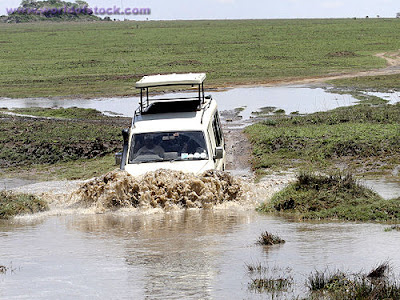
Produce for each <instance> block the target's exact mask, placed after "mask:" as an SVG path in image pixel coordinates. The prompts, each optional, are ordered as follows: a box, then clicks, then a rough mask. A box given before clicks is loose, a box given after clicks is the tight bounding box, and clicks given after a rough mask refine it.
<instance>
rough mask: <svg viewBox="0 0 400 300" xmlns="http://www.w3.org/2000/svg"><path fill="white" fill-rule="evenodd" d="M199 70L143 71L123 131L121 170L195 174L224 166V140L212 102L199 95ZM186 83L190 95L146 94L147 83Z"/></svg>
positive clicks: (160, 85)
mask: <svg viewBox="0 0 400 300" xmlns="http://www.w3.org/2000/svg"><path fill="white" fill-rule="evenodd" d="M205 78H206V74H204V73H189V74H169V75H154V76H144V77H143V78H142V79H141V80H140V81H138V82H136V88H139V89H140V103H139V107H138V108H137V109H136V111H135V113H134V116H133V119H132V125H131V128H129V129H124V130H123V132H122V133H123V137H124V148H123V153H122V157H121V167H120V168H121V169H122V170H126V171H127V172H128V173H130V174H132V175H135V176H136V175H141V174H144V173H146V172H148V171H155V170H157V169H170V170H179V171H183V172H191V173H195V174H200V173H202V172H204V171H206V170H210V169H216V170H224V169H225V143H224V137H223V134H222V130H221V124H220V118H219V115H218V110H217V103H216V102H215V100H213V99H212V98H211V97H210V96H207V97H205V96H204V86H203V82H204V80H205ZM172 85H179V86H182V85H190V86H192V87H198V91H196V96H194V97H176V98H158V99H154V98H149V88H154V87H162V86H172Z"/></svg>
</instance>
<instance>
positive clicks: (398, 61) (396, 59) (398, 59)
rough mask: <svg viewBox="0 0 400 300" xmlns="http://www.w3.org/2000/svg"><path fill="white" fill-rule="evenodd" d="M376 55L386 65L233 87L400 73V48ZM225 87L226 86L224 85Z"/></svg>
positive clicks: (313, 82)
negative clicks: (359, 70) (383, 60)
mask: <svg viewBox="0 0 400 300" xmlns="http://www.w3.org/2000/svg"><path fill="white" fill-rule="evenodd" d="M375 56H376V57H379V58H383V59H385V60H386V62H387V67H385V68H383V69H374V70H368V71H361V72H351V73H337V74H328V75H324V76H316V77H308V78H300V79H299V78H287V79H281V80H273V81H260V82H255V83H254V84H246V85H236V86H234V87H248V86H255V85H256V86H279V85H296V84H317V83H323V82H325V81H328V80H334V79H345V78H355V77H365V76H382V75H394V74H400V50H399V51H396V52H383V53H377V54H375ZM225 88H226V87H225Z"/></svg>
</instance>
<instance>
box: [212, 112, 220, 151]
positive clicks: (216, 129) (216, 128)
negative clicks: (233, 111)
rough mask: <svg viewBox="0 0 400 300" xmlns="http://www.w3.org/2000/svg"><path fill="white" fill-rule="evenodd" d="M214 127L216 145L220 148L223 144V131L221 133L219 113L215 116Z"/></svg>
mask: <svg viewBox="0 0 400 300" xmlns="http://www.w3.org/2000/svg"><path fill="white" fill-rule="evenodd" d="M212 127H213V131H214V136H215V141H216V145H217V147H219V146H221V144H222V131H221V124H220V122H219V116H218V112H216V113H215V115H214V119H213V121H212Z"/></svg>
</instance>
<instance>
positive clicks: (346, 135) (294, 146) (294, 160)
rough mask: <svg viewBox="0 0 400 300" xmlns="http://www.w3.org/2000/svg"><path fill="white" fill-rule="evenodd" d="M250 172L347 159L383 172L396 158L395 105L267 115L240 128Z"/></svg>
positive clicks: (398, 118)
mask: <svg viewBox="0 0 400 300" xmlns="http://www.w3.org/2000/svg"><path fill="white" fill-rule="evenodd" d="M245 132H246V133H247V135H248V136H249V139H250V142H251V143H252V145H253V166H254V168H255V169H256V170H263V169H265V168H270V169H272V170H276V169H282V168H295V167H305V166H308V167H312V168H315V169H321V170H326V168H327V167H335V165H336V163H337V162H340V163H343V162H347V163H348V164H349V165H350V166H352V167H354V168H361V169H360V170H359V171H360V172H362V171H368V170H369V167H370V166H369V165H371V169H374V168H375V169H376V168H377V164H378V165H380V167H379V168H380V169H379V170H375V171H379V172H388V171H389V170H390V169H391V168H393V167H395V166H396V165H397V164H398V161H399V159H400V139H399V138H398V137H399V135H400V104H399V103H398V104H396V105H382V106H377V107H372V106H369V105H363V104H360V105H356V106H351V107H341V108H337V109H334V110H331V111H327V112H318V113H314V114H310V115H305V116H290V117H288V116H285V117H275V118H273V117H270V118H269V119H266V120H265V121H261V122H260V123H257V124H254V125H252V126H249V127H247V128H246V130H245Z"/></svg>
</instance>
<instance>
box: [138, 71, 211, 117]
mask: <svg viewBox="0 0 400 300" xmlns="http://www.w3.org/2000/svg"><path fill="white" fill-rule="evenodd" d="M205 79H206V74H205V73H186V74H175V73H174V74H166V75H160V74H159V75H151V76H144V77H143V78H142V79H140V80H139V81H138V82H136V88H138V89H140V102H139V105H140V107H139V109H140V113H141V114H143V113H144V114H146V113H147V114H149V113H161V112H166V111H165V109H166V108H167V106H170V104H171V103H172V102H173V103H175V104H174V105H172V106H171V107H169V108H168V112H171V109H174V107H175V110H174V111H177V112H180V111H188V109H190V108H191V109H192V110H197V109H198V108H199V106H200V105H201V104H204V103H205V96H204V85H203V82H204V80H205ZM172 85H191V86H195V85H197V86H198V96H192V97H175V98H152V99H149V88H151V87H160V86H172ZM161 101H168V104H159V103H160V102H161ZM179 102H181V103H179ZM188 102H193V103H192V104H188ZM156 103H157V104H156ZM180 104H181V105H180ZM152 107H153V108H152ZM156 107H157V108H156Z"/></svg>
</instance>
